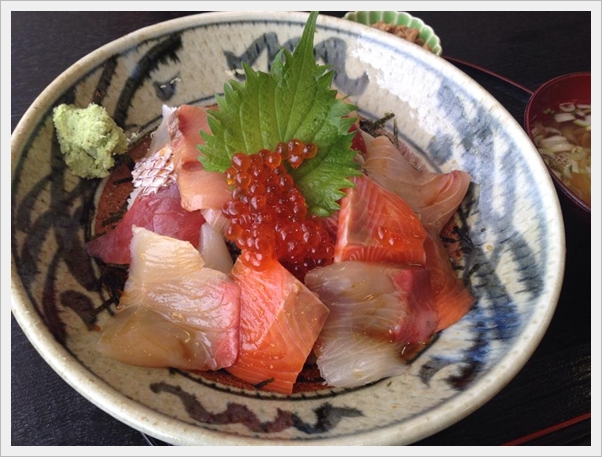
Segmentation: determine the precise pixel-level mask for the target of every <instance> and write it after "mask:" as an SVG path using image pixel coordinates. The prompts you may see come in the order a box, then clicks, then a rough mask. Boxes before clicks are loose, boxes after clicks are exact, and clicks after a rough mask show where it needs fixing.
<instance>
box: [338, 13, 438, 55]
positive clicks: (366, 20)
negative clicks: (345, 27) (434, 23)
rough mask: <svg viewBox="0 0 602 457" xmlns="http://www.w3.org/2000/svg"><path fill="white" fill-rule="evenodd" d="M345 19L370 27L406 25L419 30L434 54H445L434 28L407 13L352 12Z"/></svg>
mask: <svg viewBox="0 0 602 457" xmlns="http://www.w3.org/2000/svg"><path fill="white" fill-rule="evenodd" d="M343 18H344V19H347V20H349V21H354V22H358V23H360V24H364V25H369V26H372V25H373V24H376V23H377V22H384V23H385V24H392V25H405V26H406V27H410V28H413V29H418V31H419V32H420V38H422V40H423V41H424V42H425V43H426V44H428V45H429V46H430V47H431V49H432V52H433V53H435V54H436V55H438V56H440V55H441V53H442V52H443V48H442V47H441V40H440V39H439V37H438V36H437V34H435V31H434V30H433V28H432V27H431V26H429V25H427V24H425V23H424V21H423V20H422V19H420V18H418V17H415V16H412V15H411V14H410V13H406V12H405V11H350V12H349V13H347V14H345V16H343Z"/></svg>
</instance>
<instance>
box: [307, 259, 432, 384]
mask: <svg viewBox="0 0 602 457" xmlns="http://www.w3.org/2000/svg"><path fill="white" fill-rule="evenodd" d="M305 283H306V285H307V287H308V288H309V289H310V290H312V291H313V292H315V293H316V294H317V295H318V296H319V297H320V299H321V300H322V301H323V302H324V303H325V304H326V306H328V309H329V310H330V314H329V316H328V319H327V320H326V323H325V324H324V328H323V329H322V332H321V333H320V336H319V338H318V340H317V342H316V345H315V348H314V352H315V354H316V356H317V364H318V367H319V368H320V373H321V375H322V377H323V378H324V380H325V381H326V382H327V383H328V384H329V385H331V386H334V387H356V386H361V385H364V384H367V383H370V382H374V381H378V380H379V379H382V378H386V377H389V376H396V375H398V374H401V373H403V372H404V371H405V370H406V369H407V364H406V362H405V360H404V359H403V357H402V352H403V350H404V348H405V347H406V346H407V345H408V344H411V343H423V342H426V341H427V340H428V339H429V338H430V337H431V336H432V334H433V332H434V330H435V325H436V322H437V315H436V313H435V310H434V303H433V294H432V290H431V287H430V278H429V272H428V270H426V269H425V268H424V267H411V266H409V267H402V266H392V265H386V264H379V263H371V262H362V261H345V262H340V263H335V264H332V265H330V266H327V267H324V268H317V269H314V270H312V271H310V272H309V273H308V274H307V276H306V277H305Z"/></svg>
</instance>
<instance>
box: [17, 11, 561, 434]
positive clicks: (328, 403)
mask: <svg viewBox="0 0 602 457" xmlns="http://www.w3.org/2000/svg"><path fill="white" fill-rule="evenodd" d="M306 19H307V15H306V13H301V12H298V13H294V12H270V13H266V12H261V13H208V14H199V15H194V16H189V17H185V18H182V19H177V20H173V21H169V22H165V23H162V24H158V25H155V26H151V27H149V28H145V29H143V30H140V31H139V32H136V33H133V34H130V35H127V36H125V37H123V38H121V39H119V40H117V41H115V42H112V43H110V44H108V45H106V46H104V47H102V48H100V49H98V50H97V51H95V52H93V53H91V54H90V55H88V56H87V57H85V58H83V59H82V60H80V61H79V62H77V63H76V64H75V65H74V66H72V67H71V68H69V69H67V70H66V71H65V72H64V73H63V74H62V75H60V77H58V78H57V79H56V80H55V81H54V82H53V83H52V84H51V85H50V86H49V87H48V88H47V89H46V90H45V91H44V92H43V93H42V94H41V95H40V96H39V97H38V98H37V99H36V100H35V102H34V103H33V104H32V106H31V107H30V109H29V110H28V111H27V112H26V114H25V115H24V116H23V118H22V120H21V121H20V123H19V124H18V126H17V128H16V129H15V130H14V133H13V136H12V144H11V157H12V177H11V179H12V183H11V185H12V190H13V191H12V192H13V193H12V232H11V241H12V312H13V314H14V316H15V318H16V320H17V321H18V323H19V324H20V326H21V327H22V328H23V331H24V333H25V334H26V335H27V337H28V338H29V339H30V340H31V342H32V344H33V345H34V347H35V348H36V349H37V350H38V351H39V353H40V354H41V355H42V356H43V358H44V359H45V360H46V361H47V362H48V364H49V365H50V366H51V367H52V368H53V369H54V370H56V371H57V373H59V374H60V376H62V377H63V378H64V379H65V380H66V381H67V382H68V383H69V384H70V385H71V386H73V388H74V389H76V390H77V391H78V392H79V393H81V394H82V395H83V396H84V397H86V398H87V399H89V400H90V401H91V402H93V403H94V404H96V405H97V406H98V407H99V408H102V409H103V410H104V411H106V412H108V413H109V414H111V415H113V416H114V417H116V418H118V419H119V420H121V421H123V422H124V423H125V424H128V425H130V426H132V427H134V428H136V429H138V430H140V431H141V432H143V433H145V434H147V435H150V436H152V437H155V438H157V439H160V440H162V441H165V442H167V443H171V444H175V445H196V444H203V445H227V444H229V445H240V444H269V445H289V444H296V445H307V444H314V445H316V444H319V445H344V444H345V445H353V444H375V445H376V444H409V443H412V442H415V441H417V440H419V439H422V438H424V437H426V436H429V435H431V434H433V433H435V432H437V431H439V430H441V429H443V428H445V427H447V426H449V425H451V424H453V423H455V422H456V421H458V420H460V419H462V418H463V417H465V416H467V415H468V414H470V413H471V412H473V411H475V410H476V409H477V408H479V407H480V406H481V405H483V404H484V403H485V402H487V401H488V400H489V399H491V398H492V397H493V396H494V395H495V394H496V393H498V392H499V391H500V390H501V389H502V388H503V387H504V386H505V385H506V384H507V383H508V382H509V381H510V380H511V379H512V378H513V377H514V376H515V375H516V374H517V373H518V372H519V370H520V369H521V368H522V367H523V365H524V364H525V363H526V361H527V360H528V359H529V357H530V356H531V354H532V353H533V351H534V350H535V348H536V346H537V345H538V343H539V342H540V340H541V338H542V336H543V335H544V333H545V331H546V329H547V327H548V324H549V322H550V320H551V317H552V315H553V313H554V310H555V306H556V303H557V299H558V296H559V291H560V287H561V283H562V277H563V271H564V227H563V223H562V218H561V213H560V210H559V205H558V198H557V195H556V192H555V191H554V186H553V184H552V180H551V178H550V175H549V173H548V172H547V169H546V167H545V165H544V163H543V161H542V159H541V157H540V156H539V154H538V153H537V150H536V149H535V148H534V146H533V144H532V142H531V141H530V139H529V137H528V136H527V135H526V133H525V132H524V130H523V129H522V128H521V126H520V125H518V124H517V123H516V122H515V121H514V119H513V118H512V116H510V115H509V114H508V112H507V111H506V110H504V109H503V107H502V106H501V105H500V104H499V103H498V102H497V101H496V100H495V99H494V98H493V97H492V96H491V95H490V94H488V93H487V92H485V91H484V90H483V89H482V88H481V87H480V86H479V85H477V84H476V83H475V82H474V81H472V80H471V79H469V78H468V77H467V76H466V75H465V74H464V73H462V72H460V71H459V70H457V69H456V68H455V67H453V66H452V65H451V64H449V63H447V62H446V61H444V60H443V59H440V58H438V57H437V56H435V55H434V54H432V53H428V52H424V50H422V49H420V48H419V47H417V46H415V45H413V44H411V43H408V42H405V41H403V40H399V39H398V38H396V37H394V36H390V35H388V34H383V33H381V32H380V31H378V30H369V29H367V28H366V27H365V26H363V25H361V24H357V23H354V22H352V21H347V20H343V19H337V18H332V17H319V19H318V25H317V32H316V36H315V43H316V51H317V55H318V56H319V57H320V58H322V59H326V61H327V62H328V63H329V64H331V65H332V66H333V67H334V69H335V77H334V85H335V87H336V88H337V89H339V90H340V91H341V92H343V93H346V94H349V95H350V96H351V97H352V99H353V101H354V102H355V103H356V105H357V106H358V107H359V109H360V112H361V114H362V115H363V116H365V117H368V118H372V119H378V118H380V117H382V116H383V115H384V114H385V113H390V112H393V113H396V114H397V115H396V118H395V119H396V127H397V129H398V131H399V135H400V138H401V139H402V140H403V141H405V142H406V143H407V144H409V145H410V146H411V148H413V150H414V152H415V153H416V154H417V155H418V156H419V157H420V158H421V159H422V160H423V162H424V163H425V165H426V166H427V167H428V168H430V169H432V170H436V171H449V170H451V169H455V168H460V169H463V170H465V171H467V172H468V173H470V175H471V177H472V186H471V191H470V192H469V195H468V196H467V198H466V199H465V201H464V202H463V204H462V205H461V208H460V210H459V215H460V219H461V220H462V221H463V222H462V226H461V228H460V229H461V232H462V236H463V238H464V239H465V240H467V241H468V243H469V244H467V245H466V246H465V249H464V251H465V255H464V263H463V269H462V270H461V272H460V274H461V276H462V278H463V279H464V280H465V281H466V283H467V285H468V287H469V288H470V290H471V291H472V293H473V294H474V295H475V296H476V298H477V303H476V305H475V306H474V308H473V309H472V310H471V311H470V312H469V313H468V314H467V315H466V316H465V317H464V318H463V319H462V320H461V321H460V322H458V323H457V324H455V325H453V326H452V327H450V328H448V329H446V330H444V331H442V332H441V333H440V334H439V335H438V338H437V339H436V341H435V342H434V343H433V344H432V345H431V346H429V347H428V349H426V350H425V351H424V352H422V353H421V354H420V355H419V357H417V358H416V359H415V360H414V361H413V363H412V364H411V365H410V367H409V370H408V372H407V373H406V374H405V375H401V376H398V377H395V378H390V379H385V380H382V381H380V382H376V383H373V384H371V385H368V386H365V387H362V388H354V389H342V388H339V389H334V388H332V389H331V388H328V389H323V390H317V391H314V392H309V393H308V392H306V393H300V394H293V395H290V396H287V395H280V394H275V393H266V392H261V391H256V392H251V391H248V390H241V389H238V388H236V387H232V386H228V385H223V384H220V383H219V382H216V381H211V380H208V379H206V378H204V377H201V376H197V375H194V374H191V373H185V372H182V371H179V370H168V369H149V368H141V367H135V366H130V365H125V364H122V363H119V362H116V361H114V360H110V359H108V358H106V357H103V356H101V355H99V354H98V353H97V352H96V350H95V349H94V345H95V342H96V340H97V338H98V332H97V331H96V329H97V328H98V327H99V326H100V327H102V326H103V324H104V323H105V322H106V321H107V319H110V313H109V310H108V309H106V307H104V306H103V302H104V301H105V300H106V298H107V297H106V296H104V295H103V292H101V291H99V290H98V288H97V284H98V279H99V272H98V270H97V269H96V267H95V262H93V260H92V259H90V258H89V257H88V256H87V255H86V254H85V251H84V243H85V241H86V236H87V233H88V232H87V226H88V225H89V223H90V218H91V217H92V216H91V214H93V211H94V207H95V203H96V201H95V196H96V195H97V193H98V192H99V190H100V189H101V188H102V184H103V182H102V181H98V180H97V181H89V180H80V179H78V178H75V177H74V176H73V175H72V174H71V173H70V172H69V171H68V170H67V169H66V166H65V165H64V163H63V161H62V159H61V156H60V152H59V149H58V145H57V141H56V138H55V135H54V130H53V124H52V120H51V113H52V109H53V107H54V106H56V105H58V104H60V103H63V102H73V103H76V104H78V105H80V106H86V105H87V104H88V103H90V102H92V101H94V102H96V103H99V104H102V105H103V106H104V107H106V109H107V110H108V112H109V113H110V114H111V115H112V116H113V117H114V118H115V119H116V120H117V122H118V123H119V124H120V125H123V126H124V127H125V130H126V132H127V134H128V135H129V136H130V137H133V136H136V135H141V134H144V133H146V132H149V131H150V130H152V129H153V128H155V127H156V126H157V125H158V123H159V121H160V118H161V117H160V116H161V108H162V105H163V104H168V105H171V106H176V105H179V104H183V103H190V104H212V103H213V102H214V97H215V94H217V93H221V92H222V91H223V85H224V82H226V81H227V80H229V79H230V78H232V77H233V75H235V74H236V73H237V72H236V70H237V69H239V68H240V66H241V62H242V61H247V62H248V63H249V64H251V65H252V66H253V67H255V68H256V69H261V70H264V71H265V70H266V69H267V64H268V59H271V58H272V57H273V55H274V52H275V50H276V49H277V48H278V46H285V47H289V48H290V47H291V46H293V45H294V44H295V43H296V42H297V40H298V38H299V37H300V35H301V32H302V30H303V27H304V25H305V21H306ZM208 60H210V61H211V65H207V61H208ZM394 68H405V69H406V70H405V71H403V72H395V71H394V70H392V69H394ZM388 128H389V129H390V130H392V129H393V125H392V124H391V125H388Z"/></svg>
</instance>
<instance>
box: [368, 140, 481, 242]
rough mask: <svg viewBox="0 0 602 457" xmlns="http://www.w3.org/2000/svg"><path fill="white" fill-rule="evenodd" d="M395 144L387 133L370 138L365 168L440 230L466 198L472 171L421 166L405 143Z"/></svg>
mask: <svg viewBox="0 0 602 457" xmlns="http://www.w3.org/2000/svg"><path fill="white" fill-rule="evenodd" d="M400 148H401V149H398V148H397V147H395V145H394V144H393V143H391V141H390V140H389V138H387V137H386V136H379V137H376V138H374V139H373V140H372V141H369V142H368V144H367V148H366V154H365V156H364V157H365V161H364V170H365V171H366V174H367V175H368V176H369V177H370V178H372V179H373V180H374V181H376V182H377V183H379V184H380V185H381V186H383V187H384V188H385V189H387V190H389V191H391V192H393V193H395V194H397V195H399V196H400V197H401V198H403V199H404V200H405V201H406V202H407V203H408V205H409V206H410V207H411V208H412V209H413V210H414V211H415V212H416V214H418V216H419V217H420V220H421V221H422V223H423V224H424V226H425V227H426V228H427V229H433V230H434V231H435V232H436V233H440V232H441V230H442V229H443V227H444V226H445V224H446V223H447V222H449V220H450V218H451V217H452V216H453V214H454V213H455V212H456V211H457V210H458V207H459V206H460V203H462V200H463V199H464V196H465V195H466V192H467V190H468V186H469V185H470V181H471V178H470V175H469V174H468V173H466V172H465V171H461V170H453V171H450V172H449V173H434V172H430V171H427V170H425V169H424V168H423V169H417V168H416V167H415V165H414V164H413V163H412V161H411V160H410V159H411V156H410V154H411V152H410V151H409V149H407V147H406V146H405V145H403V144H402V145H400Z"/></svg>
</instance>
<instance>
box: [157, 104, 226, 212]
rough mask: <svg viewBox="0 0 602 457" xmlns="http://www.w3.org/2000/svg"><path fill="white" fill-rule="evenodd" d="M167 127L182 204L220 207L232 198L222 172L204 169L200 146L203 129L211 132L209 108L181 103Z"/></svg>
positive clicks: (202, 141) (186, 205) (192, 206)
mask: <svg viewBox="0 0 602 457" xmlns="http://www.w3.org/2000/svg"><path fill="white" fill-rule="evenodd" d="M168 130H169V136H170V139H171V150H172V152H173V154H174V159H173V160H174V164H175V170H176V180H177V183H178V187H179V188H180V194H181V197H182V207H183V208H184V209H187V210H188V211H195V210H203V209H207V208H212V209H221V207H222V205H223V204H224V203H225V202H227V201H228V200H230V199H231V198H232V192H231V189H230V187H229V186H228V184H227V183H226V180H225V178H224V175H223V173H218V172H213V171H206V170H204V169H203V166H202V164H201V162H199V155H200V151H199V150H198V148H197V146H198V145H199V144H205V140H203V137H202V136H201V133H200V132H201V131H204V132H208V133H211V130H210V128H209V123H208V121H207V110H206V109H205V108H203V107H200V106H192V105H181V106H179V107H178V108H177V109H176V110H175V111H174V112H173V114H172V115H171V117H170V118H169V124H168Z"/></svg>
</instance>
